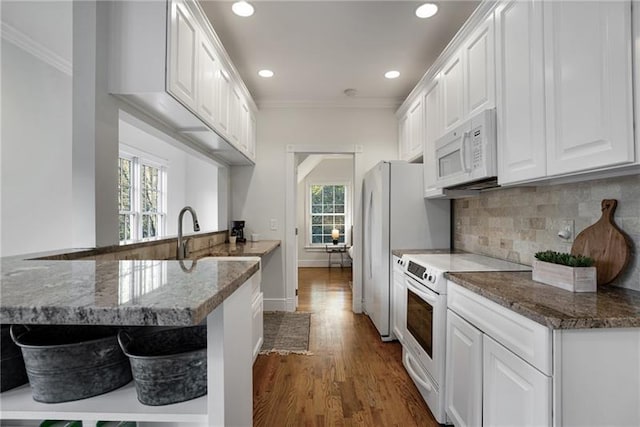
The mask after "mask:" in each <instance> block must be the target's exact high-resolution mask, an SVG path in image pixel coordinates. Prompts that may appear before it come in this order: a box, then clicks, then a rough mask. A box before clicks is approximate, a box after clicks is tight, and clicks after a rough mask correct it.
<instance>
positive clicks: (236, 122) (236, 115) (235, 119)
mask: <svg viewBox="0 0 640 427" xmlns="http://www.w3.org/2000/svg"><path fill="white" fill-rule="evenodd" d="M241 134H242V98H241V97H240V92H239V91H238V89H237V88H235V87H234V88H232V89H231V93H230V95H229V138H230V140H231V143H232V144H233V145H235V146H236V147H240V146H241V145H240V136H241Z"/></svg>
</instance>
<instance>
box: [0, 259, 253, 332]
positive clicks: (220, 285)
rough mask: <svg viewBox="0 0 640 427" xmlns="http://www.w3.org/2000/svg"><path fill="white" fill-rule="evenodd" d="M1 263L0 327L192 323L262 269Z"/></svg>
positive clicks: (214, 263) (229, 264) (228, 264)
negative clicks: (15, 324) (7, 325)
mask: <svg viewBox="0 0 640 427" xmlns="http://www.w3.org/2000/svg"><path fill="white" fill-rule="evenodd" d="M0 262H1V266H2V275H1V280H2V282H1V283H0V323H25V324H76V325H77V324H85V325H129V326H162V325H171V326H189V325H196V324H198V323H200V322H202V321H203V320H204V319H205V318H206V316H207V315H208V314H209V313H210V312H211V311H213V310H214V309H215V308H216V307H217V306H218V305H220V304H221V303H222V302H223V301H224V300H225V299H226V298H227V297H228V296H229V295H231V294H232V293H233V292H234V291H235V290H236V289H237V288H239V287H240V286H241V285H242V284H243V283H244V282H245V281H246V280H247V279H249V278H250V277H251V276H252V275H253V274H254V273H255V272H256V271H258V269H259V261H258V260H253V261H250V260H234V259H233V258H229V259H228V260H220V259H203V260H200V261H197V262H195V263H194V261H192V260H185V261H183V262H181V261H153V260H127V261H94V260H77V261H52V260H42V261H40V260H35V261H34V260H21V259H16V258H3V259H2V260H1V261H0ZM192 264H193V265H192Z"/></svg>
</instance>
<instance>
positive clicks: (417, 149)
mask: <svg viewBox="0 0 640 427" xmlns="http://www.w3.org/2000/svg"><path fill="white" fill-rule="evenodd" d="M423 114H424V109H423V103H422V97H419V98H418V99H416V101H415V102H414V103H413V104H412V105H411V108H409V158H413V157H417V156H421V155H422V151H423V143H424V139H423V135H424V117H423Z"/></svg>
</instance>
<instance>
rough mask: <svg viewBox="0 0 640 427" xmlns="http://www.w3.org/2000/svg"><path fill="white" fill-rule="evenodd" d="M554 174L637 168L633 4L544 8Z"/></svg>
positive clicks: (563, 4)
mask: <svg viewBox="0 0 640 427" xmlns="http://www.w3.org/2000/svg"><path fill="white" fill-rule="evenodd" d="M543 8H544V49H545V66H546V76H547V81H546V83H547V88H546V97H547V124H548V127H547V141H548V143H547V146H548V150H547V172H548V174H549V175H555V174H562V173H569V172H576V171H580V170H586V169H593V168H598V167H604V166H610V165H615V164H622V163H626V162H633V161H634V156H635V153H634V145H633V120H632V114H633V109H632V90H633V87H632V83H631V74H632V68H631V2H630V1H611V2H605V1H580V2H577V1H576V2H574V1H558V2H544V4H543Z"/></svg>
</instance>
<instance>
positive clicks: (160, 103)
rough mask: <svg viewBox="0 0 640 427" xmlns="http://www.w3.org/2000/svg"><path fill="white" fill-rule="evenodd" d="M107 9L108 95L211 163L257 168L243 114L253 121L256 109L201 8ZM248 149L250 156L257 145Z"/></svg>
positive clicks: (176, 2) (179, 4)
mask: <svg viewBox="0 0 640 427" xmlns="http://www.w3.org/2000/svg"><path fill="white" fill-rule="evenodd" d="M108 3H109V4H108V6H107V7H108V8H109V22H108V28H109V37H108V43H109V46H108V49H109V61H108V62H109V63H108V73H109V92H110V93H112V94H114V95H116V96H119V97H123V98H126V99H127V101H128V102H130V103H132V104H135V105H136V106H137V107H138V108H140V109H141V110H142V111H144V112H146V113H147V114H149V115H151V116H153V117H155V118H157V119H159V120H160V121H161V122H163V123H165V124H167V126H169V127H171V128H172V130H173V131H175V132H177V133H179V134H180V135H182V137H184V139H185V140H184V142H185V144H188V145H190V144H196V145H198V146H199V147H200V148H201V149H203V153H206V155H208V156H209V157H211V158H212V159H214V160H216V161H222V162H225V163H228V164H230V165H252V164H254V160H253V158H252V157H251V156H250V155H249V154H248V153H249V150H247V149H246V147H247V146H248V145H249V141H248V138H249V137H250V136H249V135H250V134H249V132H248V131H247V130H246V126H247V122H248V121H249V119H248V117H247V113H246V111H250V112H251V113H252V114H255V111H256V109H257V107H256V105H255V103H254V102H253V100H252V99H251V95H250V94H249V92H248V91H247V90H246V87H245V86H244V84H243V82H242V80H241V79H240V76H239V75H238V73H237V71H236V70H235V68H234V66H233V64H232V63H231V61H230V60H229V57H228V55H227V53H226V52H225V50H224V47H223V46H222V44H221V43H220V40H219V39H218V37H217V36H216V34H215V31H214V30H213V28H212V27H211V23H210V22H209V20H208V18H207V17H206V15H205V13H204V11H203V10H202V8H201V7H200V5H199V3H198V2H197V1H195V0H169V1H167V2H164V1H114V2H108ZM242 105H244V107H245V114H244V116H242V113H241V112H240V110H241V109H242ZM231 109H235V110H233V111H230V110H231ZM232 116H233V117H232ZM241 116H242V117H241ZM230 120H235V121H233V125H234V128H233V133H232V132H231V128H230V123H229V121H230ZM254 135H255V130H254ZM253 145H254V152H255V139H254V141H253ZM242 147H245V148H244V149H243V148H242Z"/></svg>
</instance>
